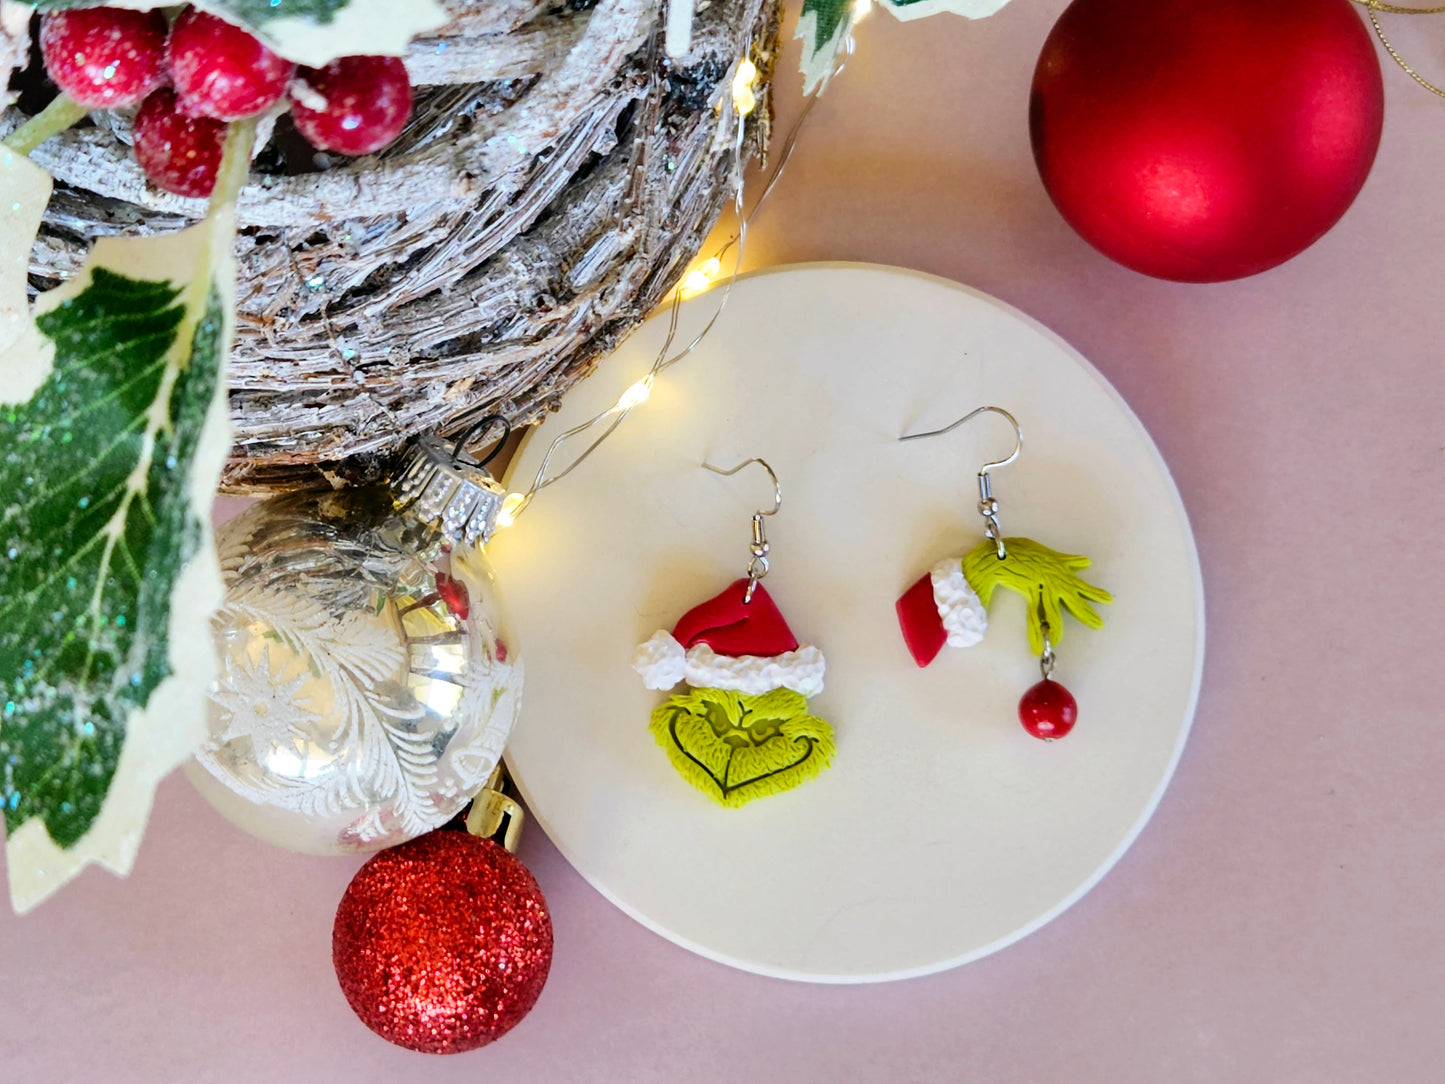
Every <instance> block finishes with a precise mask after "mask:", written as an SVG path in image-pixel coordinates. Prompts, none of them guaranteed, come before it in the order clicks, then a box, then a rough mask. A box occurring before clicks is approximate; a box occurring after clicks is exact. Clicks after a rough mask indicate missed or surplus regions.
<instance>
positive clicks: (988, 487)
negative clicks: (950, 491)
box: [898, 406, 1024, 561]
mask: <svg viewBox="0 0 1445 1084" xmlns="http://www.w3.org/2000/svg"><path fill="white" fill-rule="evenodd" d="M980 414H997V415H999V416H1000V417H1003V418H1007V419H1008V423H1009V424H1010V425H1012V426H1013V429H1014V447H1013V451H1011V452H1009V454H1008V455H1006V456H1005V457H1004V458H1002V459H995V460H993V461H992V462H990V463H985V464H984V465H983V466H981V467H979V468H978V514H979V515H981V516H982V517H983V522H984V529H983V533H984V534H986V535H987V536H988V537H989V539H990V540H991V541H992V542H993V544H994V549H995V550H996V551H997V553H998V559H999V560H1000V561H1002V560H1003V559H1004V558H1005V557H1007V556H1008V547H1007V546H1005V545H1004V541H1003V530H1002V528H1000V527H999V525H998V501H996V500H995V499H994V496H993V479H991V478H990V477H989V471H991V470H995V469H997V468H998V467H1007V466H1008V465H1009V464H1010V463H1012V462H1014V460H1016V459H1018V457H1019V453H1020V452H1022V451H1023V448H1024V430H1023V426H1021V425H1019V420H1018V419H1017V418H1015V417H1014V416H1013V415H1012V414H1010V413H1009V412H1008V411H1007V410H1005V409H1004V408H1003V407H996V406H981V407H976V408H975V409H973V410H970V411H969V412H968V413H967V414H965V415H964V416H963V417H961V418H959V419H958V421H956V422H953V423H952V424H951V425H945V426H944V427H943V428H942V429H931V430H929V431H928V432H926V433H909V434H908V435H907V436H902V437H899V438H898V439H899V440H900V441H905V440H922V439H923V438H924V437H941V436H943V435H944V434H945V433H952V432H953V431H954V430H955V429H957V428H958V427H959V426H960V425H964V424H966V423H968V422H970V421H972V420H973V419H974V418H977V417H978V416H979V415H980Z"/></svg>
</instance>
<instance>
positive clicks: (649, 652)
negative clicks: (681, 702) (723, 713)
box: [632, 632, 826, 696]
mask: <svg viewBox="0 0 1445 1084" xmlns="http://www.w3.org/2000/svg"><path fill="white" fill-rule="evenodd" d="M632 668H633V669H634V670H636V671H637V672H638V673H639V674H641V675H642V683H643V684H644V685H646V686H647V687H648V688H649V689H671V688H672V687H673V686H674V685H676V684H677V683H678V682H679V681H685V682H687V683H688V684H689V685H691V686H692V687H693V688H694V689H728V690H731V691H732V692H738V693H743V694H745V695H748V696H761V695H762V694H763V693H769V692H772V691H773V690H774V689H792V690H793V691H794V692H796V693H801V694H802V695H803V696H817V695H818V694H819V693H820V692H822V691H823V672H824V670H825V669H826V663H825V662H824V660H823V653H822V652H821V651H819V650H818V649H817V648H816V647H814V646H813V645H812V644H803V645H801V646H800V647H798V648H797V650H795V651H785V652H783V654H781V655H767V656H764V655H738V656H731V655H719V654H718V653H717V652H716V651H714V650H713V649H712V648H710V647H708V646H707V644H697V645H696V646H694V647H691V648H689V649H688V650H687V651H683V649H682V645H681V644H680V643H678V642H677V640H675V639H674V638H673V636H672V634H671V633H668V632H658V633H655V634H654V635H653V637H652V639H650V640H648V641H647V642H646V643H645V644H640V645H638V648H637V653H636V654H635V655H634V656H633V660H632Z"/></svg>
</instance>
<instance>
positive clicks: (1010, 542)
mask: <svg viewBox="0 0 1445 1084" xmlns="http://www.w3.org/2000/svg"><path fill="white" fill-rule="evenodd" d="M984 413H993V414H998V415H1001V416H1002V417H1004V418H1007V419H1008V421H1009V424H1011V425H1012V426H1013V427H1014V449H1013V451H1012V452H1010V453H1009V455H1008V456H1007V457H1006V458H1004V459H998V460H995V461H994V462H992V463H985V464H984V465H983V466H982V467H981V468H979V472H978V511H979V515H981V516H983V522H984V532H983V533H984V534H985V535H987V538H986V539H985V540H984V541H983V542H980V543H979V544H978V545H977V546H975V547H974V548H973V549H972V550H970V551H969V553H968V555H967V556H966V557H964V558H963V559H962V560H959V559H958V558H956V557H952V558H949V559H948V560H946V561H942V562H940V563H939V564H938V565H936V566H935V567H934V569H933V571H932V572H930V573H929V574H928V575H926V576H924V577H923V578H922V579H920V580H919V581H918V582H917V583H915V584H914V585H913V586H912V587H910V588H909V589H908V590H907V591H906V592H905V593H904V595H903V597H902V598H900V599H899V600H898V607H897V608H898V623H899V625H900V627H901V628H902V630H903V640H904V642H905V643H906V644H907V645H908V650H909V651H910V652H911V653H912V655H913V658H914V660H915V661H916V662H917V663H918V665H919V666H927V665H928V664H929V663H931V662H932V661H933V660H934V658H936V657H937V655H938V653H939V652H940V651H941V650H942V649H943V645H944V644H945V643H947V644H948V645H949V646H951V647H972V646H973V645H974V644H976V643H978V642H979V641H980V640H982V639H983V635H984V632H985V631H987V629H988V605H989V602H990V601H991V600H992V599H993V592H994V588H996V587H1007V588H1010V589H1011V590H1014V591H1017V592H1018V593H1019V594H1021V595H1023V597H1024V599H1025V600H1026V601H1027V602H1028V628H1029V647H1030V648H1031V649H1032V650H1033V652H1034V654H1035V655H1037V656H1038V657H1039V672H1040V673H1041V674H1042V675H1043V680H1042V681H1040V682H1039V683H1038V684H1037V685H1034V686H1033V687H1032V688H1030V689H1029V690H1028V691H1027V692H1026V693H1024V695H1023V698H1022V699H1021V700H1020V701H1019V721H1020V722H1021V723H1023V726H1024V729H1025V730H1027V731H1028V732H1029V733H1030V734H1032V735H1033V736H1034V737H1036V738H1042V739H1044V740H1045V741H1052V740H1053V739H1055V738H1062V737H1063V736H1064V735H1065V734H1067V733H1068V732H1069V731H1070V730H1072V729H1073V728H1074V723H1075V721H1076V720H1077V718H1078V713H1079V708H1078V704H1077V703H1076V702H1075V700H1074V697H1073V694H1071V693H1070V692H1069V690H1068V689H1066V688H1064V687H1063V686H1062V685H1060V684H1059V683H1058V682H1056V681H1054V680H1053V672H1054V647H1055V645H1057V644H1058V642H1059V641H1060V640H1061V639H1062V638H1063V635H1064V620H1063V612H1064V611H1065V610H1067V611H1068V612H1069V613H1071V614H1073V615H1074V617H1076V618H1077V619H1078V620H1079V621H1080V622H1082V623H1083V624H1085V625H1087V626H1088V627H1089V628H1091V629H1097V628H1102V627H1103V625H1104V619H1103V618H1102V617H1100V616H1099V614H1098V613H1097V612H1096V611H1095V610H1094V608H1093V606H1091V605H1090V603H1093V602H1112V601H1113V598H1112V597H1111V596H1110V594H1109V592H1107V591H1104V590H1102V589H1101V588H1098V587H1094V586H1093V585H1092V584H1088V583H1085V582H1084V581H1083V579H1081V578H1080V577H1079V575H1078V573H1079V572H1081V571H1082V570H1083V569H1086V568H1088V567H1089V563H1090V562H1089V559H1088V558H1087V557H1078V556H1075V555H1072V554H1067V553H1059V552H1057V551H1056V550H1051V549H1049V548H1048V547H1047V546H1042V545H1040V544H1039V543H1037V542H1035V541H1034V540H1033V539H1031V538H1004V537H1003V532H1002V530H1001V529H1000V528H999V524H998V501H997V500H995V499H994V495H993V481H992V480H991V478H990V477H989V472H990V471H992V470H995V469H996V468H998V467H1006V466H1008V465H1009V464H1010V463H1012V462H1013V461H1014V460H1016V459H1017V458H1018V457H1019V453H1020V451H1022V449H1023V441H1024V436H1023V430H1022V429H1021V428H1020V427H1019V423H1018V420H1017V419H1016V418H1015V417H1014V416H1013V415H1012V414H1010V413H1009V412H1008V411H1007V410H1004V409H1002V408H1000V407H996V406H984V407H979V408H978V409H977V410H973V411H970V412H969V413H967V414H965V415H964V416H963V417H962V418H959V419H958V421H956V422H954V423H953V424H952V425H949V426H945V427H944V428H942V429H934V430H932V431H930V432H927V433H913V434H911V435H909V436H906V437H899V438H898V439H899V440H922V439H923V438H924V437H938V436H942V435H943V434H945V433H951V432H953V431H954V430H955V429H957V428H958V427H959V426H961V425H963V424H965V423H966V422H968V421H970V420H971V419H973V418H976V417H978V416H979V415H980V414H984Z"/></svg>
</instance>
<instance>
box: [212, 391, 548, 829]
mask: <svg viewBox="0 0 1445 1084" xmlns="http://www.w3.org/2000/svg"><path fill="white" fill-rule="evenodd" d="M491 420H492V419H488V421H491ZM479 424H481V425H485V424H486V423H485V422H484V423H479ZM475 428H476V427H474V430H475ZM459 446H460V442H459V443H458V447H459ZM502 496H503V491H502V489H501V487H500V486H498V485H497V484H496V482H494V481H493V480H492V478H491V476H490V475H489V474H487V472H486V470H485V462H482V463H478V462H477V461H476V460H474V459H471V458H470V457H467V456H463V455H459V454H458V453H457V451H456V450H455V449H454V448H453V447H451V446H450V445H448V444H445V443H443V442H442V441H440V440H438V439H436V438H434V437H423V438H422V439H421V440H420V441H419V442H418V444H417V445H416V447H415V449H414V450H413V451H412V453H411V455H410V456H409V458H408V460H407V461H406V463H404V464H403V468H402V471H401V473H400V474H399V475H398V477H397V480H396V481H395V482H394V483H393V484H392V486H390V487H376V488H370V489H354V490H338V491H335V492H319V493H317V492H308V493H293V494H286V495H282V496H278V497H272V498H270V499H268V500H265V501H262V502H260V503H258V504H256V505H254V506H252V507H251V508H249V509H247V510H246V511H245V512H243V513H242V514H241V515H239V516H237V517H236V518H235V519H233V520H231V521H230V522H228V523H226V524H225V525H223V526H222V527H221V529H220V530H219V531H218V532H217V544H218V548H219V550H220V558H221V569H222V573H223V575H224V577H225V581H226V599H225V603H224V605H223V606H222V608H221V610H220V611H219V612H218V614H217V616H216V618H215V621H214V622H213V629H214V631H215V634H216V640H217V645H218V648H219V651H220V654H221V660H222V674H221V677H220V678H219V680H218V681H217V682H216V684H215V685H214V686H213V688H212V691H211V704H210V708H211V710H210V720H209V723H210V736H209V739H208V741H207V743H206V745H205V746H204V747H203V748H202V749H201V751H200V752H199V753H198V754H197V756H196V758H195V760H194V761H193V762H192V763H191V764H190V765H189V766H188V767H187V775H188V776H189V777H190V779H191V781H192V783H194V784H195V785H196V787H197V789H199V790H200V792H201V793H202V794H203V795H204V796H205V797H206V798H207V800H209V801H210V803H211V804H212V805H214V806H215V807H216V809H218V810H219V811H220V812H221V813H222V814H223V815H225V816H226V817H227V818H228V819H229V820H231V821H232V822H234V823H235V824H236V825H238V826H239V827H241V828H244V829H245V830H246V831H248V832H251V833H252V834H254V835H256V836H259V837H260V838H262V839H264V840H267V841H268V842H271V843H275V844H277V845H279V846H282V847H287V848H289V849H291V850H296V851H303V852H305V853H308V854H348V853H362V852H368V851H377V850H381V849H382V848H384V847H390V846H393V845H395V844H397V843H401V842H403V841H405V840H408V839H411V838H413V837H415V836H419V835H421V834H422V833H424V832H427V831H430V830H431V829H433V828H436V827H437V826H438V825H441V824H443V823H445V822H446V821H448V820H449V819H451V818H452V817H453V816H455V815H456V814H457V813H458V812H459V811H460V810H461V809H462V807H463V806H465V805H466V803H467V802H468V801H469V800H470V799H471V798H472V796H473V795H475V794H476V793H477V792H478V791H479V790H481V789H482V788H483V786H485V784H486V782H487V779H488V777H489V776H490V775H491V773H492V770H493V768H495V767H496V765H497V763H498V761H499V760H500V759H501V755H502V748H503V746H504V745H505V744H506V740H507V735H508V734H509V733H510V731H511V729H512V725H513V723H514V722H515V721H516V718H517V712H518V710H519V709H520V707H521V697H522V660H521V657H520V656H519V655H518V653H517V645H516V641H515V639H514V638H513V635H512V631H511V627H510V624H509V623H508V621H507V618H506V611H505V607H504V605H503V602H502V599H501V596H500V593H499V591H498V588H497V583H496V577H495V575H494V574H493V572H492V569H491V566H490V565H489V564H488V562H487V559H486V556H485V555H484V554H483V552H482V548H481V547H482V544H483V543H485V541H486V539H487V538H488V536H489V535H490V534H491V530H492V527H493V526H494V524H495V520H496V514H497V510H498V509H499V507H500V505H501V501H502Z"/></svg>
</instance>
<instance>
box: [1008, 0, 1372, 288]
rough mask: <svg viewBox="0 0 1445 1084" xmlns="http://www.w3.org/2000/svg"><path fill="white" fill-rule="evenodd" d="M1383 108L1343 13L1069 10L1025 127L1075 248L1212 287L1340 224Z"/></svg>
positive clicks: (1232, 8) (1254, 7) (1275, 5)
mask: <svg viewBox="0 0 1445 1084" xmlns="http://www.w3.org/2000/svg"><path fill="white" fill-rule="evenodd" d="M1384 108H1385V106H1384V85H1383V80H1382V77H1381V74H1380V63H1379V58H1378V56H1377V55H1376V52H1375V47H1374V42H1373V40H1372V39H1371V37H1370V34H1369V32H1368V31H1367V30H1366V29H1365V25H1364V23H1363V21H1362V20H1361V18H1360V16H1359V15H1358V14H1356V12H1355V11H1354V10H1353V8H1352V6H1351V4H1350V2H1349V0H1074V3H1073V4H1071V5H1070V6H1069V7H1068V9H1067V10H1065V12H1064V14H1063V15H1062V16H1061V17H1060V18H1059V21H1058V23H1057V24H1055V26H1054V29H1053V31H1052V32H1051V33H1050V34H1049V37H1048V40H1047V41H1046V42H1045V43H1044V48H1043V52H1042V54H1041V55H1040V56H1039V62H1038V67H1037V68H1036V70H1035V71H1034V82H1033V95H1032V99H1031V102H1030V109H1029V121H1030V128H1031V132H1032V136H1033V147H1034V158H1035V160H1036V161H1037V163H1038V167H1039V173H1040V176H1041V177H1042V178H1043V182H1044V187H1045V188H1047V189H1048V192H1049V195H1050V197H1051V198H1052V199H1053V201H1054V204H1055V205H1056V206H1057V207H1058V209H1059V211H1060V212H1061V213H1062V214H1063V216H1064V218H1065V219H1066V220H1067V221H1068V223H1069V224H1070V225H1071V226H1073V228H1074V229H1075V230H1077V231H1078V232H1079V233H1080V234H1081V235H1082V236H1083V238H1084V239H1085V240H1086V241H1088V242H1089V243H1090V244H1092V245H1093V246H1094V247H1095V248H1097V249H1098V250H1099V251H1101V252H1102V253H1104V254H1105V255H1106V256H1109V257H1110V258H1112V259H1114V260H1117V261H1118V262H1119V263H1122V264H1123V265H1124V266H1126V267H1131V268H1133V269H1134V270H1136V271H1142V272H1143V273H1144V274H1146V275H1154V276H1156V277H1158V278H1164V279H1175V280H1178V281H1181V282H1217V281H1221V280H1225V279H1235V278H1241V277H1243V276H1245V275H1252V274H1255V273H1257V272H1260V271H1264V270H1266V269H1268V268H1271V267H1274V266H1275V265H1277V264H1280V263H1283V262H1284V261H1285V260H1288V259H1290V258H1291V257H1292V256H1295V255H1296V254H1298V253H1299V252H1300V251H1302V250H1303V249H1305V248H1307V247H1308V246H1309V245H1311V244H1313V243H1314V242H1315V241H1317V240H1318V239H1319V238H1320V237H1321V236H1323V235H1324V233H1325V232H1326V231H1328V230H1329V229H1330V227H1331V226H1333V225H1334V224H1335V223H1336V222H1337V221H1338V220H1339V218H1340V216H1341V215H1343V214H1344V213H1345V211H1346V210H1347V209H1348V208H1349V206H1350V204H1351V203H1352V202H1354V199H1355V197H1356V196H1357V195H1358V194H1359V191H1360V188H1361V187H1362V186H1363V185H1364V183H1365V178H1366V177H1367V176H1368V175H1369V172H1370V166H1371V165H1372V164H1373V162H1374V159H1375V151H1376V149H1377V148H1378V146H1379V142H1380V130H1381V126H1382V124H1383V120H1384Z"/></svg>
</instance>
